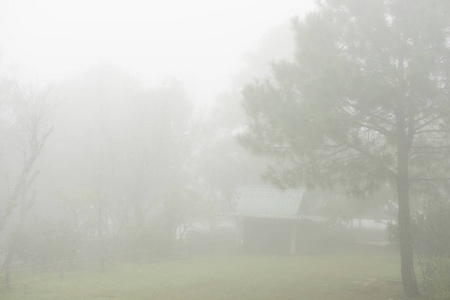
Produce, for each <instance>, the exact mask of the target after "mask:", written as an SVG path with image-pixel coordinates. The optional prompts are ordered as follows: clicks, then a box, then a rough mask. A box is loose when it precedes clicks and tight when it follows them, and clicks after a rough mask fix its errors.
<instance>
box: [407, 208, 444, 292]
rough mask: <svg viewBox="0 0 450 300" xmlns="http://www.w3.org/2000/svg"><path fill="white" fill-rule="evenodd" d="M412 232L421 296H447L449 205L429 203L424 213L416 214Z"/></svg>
mask: <svg viewBox="0 0 450 300" xmlns="http://www.w3.org/2000/svg"><path fill="white" fill-rule="evenodd" d="M412 229H413V237H414V239H413V241H414V244H413V245H414V251H415V254H416V256H417V258H418V261H419V265H420V269H421V271H422V278H423V289H424V292H425V294H427V295H431V296H433V297H434V296H437V294H438V293H443V292H447V293H449V292H450V288H448V287H449V286H450V285H448V283H450V281H449V279H450V276H449V275H448V274H449V273H446V272H448V270H449V266H450V264H449V261H450V203H448V202H438V203H431V204H430V205H429V206H428V207H427V209H426V210H425V211H424V212H421V213H416V214H415V215H414V217H413V226H412ZM443 282H445V283H446V284H447V285H445V284H443ZM445 286H447V288H444V287H445ZM437 299H445V298H439V297H438V298H437Z"/></svg>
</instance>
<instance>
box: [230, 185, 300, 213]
mask: <svg viewBox="0 0 450 300" xmlns="http://www.w3.org/2000/svg"><path fill="white" fill-rule="evenodd" d="M304 192H305V190H304V189H289V190H280V189H277V188H273V187H252V188H243V189H242V190H241V192H240V193H239V194H238V196H237V198H236V202H237V204H236V209H235V215H236V216H240V217H257V218H280V219H299V218H301V216H300V214H299V208H300V204H301V201H302V197H303V194H304Z"/></svg>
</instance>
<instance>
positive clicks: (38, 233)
mask: <svg viewBox="0 0 450 300" xmlns="http://www.w3.org/2000/svg"><path fill="white" fill-rule="evenodd" d="M9 246H10V247H14V248H15V250H16V253H17V255H18V258H19V259H20V260H21V261H22V262H25V263H29V264H31V265H33V266H43V265H48V264H54V263H57V262H60V261H66V260H70V259H74V258H75V257H76V256H77V254H78V252H79V247H80V244H79V235H78V234H77V232H76V230H75V229H74V228H73V226H72V225H71V224H70V223H69V222H68V221H67V220H58V221H55V220H51V219H42V218H35V219H32V220H31V221H30V222H28V223H27V224H26V225H25V226H24V228H22V230H21V231H13V232H12V233H11V235H10V239H9Z"/></svg>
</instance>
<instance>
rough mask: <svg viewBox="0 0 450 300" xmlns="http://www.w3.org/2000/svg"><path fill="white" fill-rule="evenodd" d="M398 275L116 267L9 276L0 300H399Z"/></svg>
mask: <svg viewBox="0 0 450 300" xmlns="http://www.w3.org/2000/svg"><path fill="white" fill-rule="evenodd" d="M399 270H400V266H399V259H398V257H396V256H393V255H387V254H381V253H377V254H367V253H365V254H355V253H353V254H334V255H330V254H328V255H310V256H293V257H277V256H243V255H242V256H228V257H223V256H222V257H219V256H215V257H206V258H192V259H189V260H173V261H163V262H158V263H147V264H125V263H120V264H119V263H116V264H108V265H107V268H106V271H105V272H103V273H101V272H98V271H90V272H85V271H84V272H72V273H67V274H66V275H65V278H64V279H59V278H58V277H57V274H55V273H52V272H50V271H49V272H47V273H41V274H35V275H27V276H25V275H23V276H22V277H19V278H18V276H15V278H13V279H12V282H13V285H12V287H11V288H10V289H9V290H5V288H4V287H3V288H0V299H5V300H6V299H46V300H50V299H58V300H63V299H146V300H148V299H195V300H198V299H208V300H209V299H212V300H214V299H333V300H339V299H346V300H351V299H355V300H356V299H358V300H359V299H369V300H370V299H383V300H388V299H404V298H402V288H401V285H399V284H395V283H389V282H388V281H391V280H393V281H395V280H398V279H399ZM0 279H1V280H3V278H2V277H0ZM14 282H15V283H14Z"/></svg>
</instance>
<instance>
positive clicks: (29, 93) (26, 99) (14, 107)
mask: <svg viewBox="0 0 450 300" xmlns="http://www.w3.org/2000/svg"><path fill="white" fill-rule="evenodd" d="M51 98H52V97H51V89H50V88H43V89H37V88H34V87H28V88H22V87H15V89H14V92H13V93H12V99H11V100H12V101H11V102H10V105H7V106H5V107H7V109H8V111H9V114H10V119H11V122H12V125H13V126H11V130H16V129H17V130H18V132H19V133H20V134H19V148H18V149H19V151H20V155H21V160H20V163H19V164H18V166H19V167H18V169H17V171H16V175H15V176H16V178H15V180H13V181H12V182H11V180H10V178H9V175H7V174H8V173H9V172H8V171H6V172H5V174H6V175H5V177H6V178H5V179H6V182H7V189H8V193H7V194H6V197H5V198H6V200H5V201H6V203H5V210H4V211H3V212H2V214H1V215H0V232H1V231H2V230H3V229H4V228H5V226H6V225H7V223H8V222H9V221H10V219H11V217H12V216H13V215H14V214H15V213H16V212H18V213H19V217H18V220H19V221H18V224H17V228H16V230H15V231H14V232H16V233H17V232H20V230H21V228H22V227H23V223H24V221H25V218H26V215H27V213H28V211H29V210H30V208H31V207H32V206H33V204H34V200H35V195H36V192H35V191H31V188H32V185H33V183H34V181H35V180H36V178H37V176H38V175H39V170H38V169H37V168H36V166H35V165H36V161H37V159H38V157H39V156H40V154H41V152H42V149H43V147H44V145H45V143H46V141H47V139H48V137H49V135H50V134H51V132H52V130H53V127H50V126H49V116H50V114H51V109H52V105H53V101H51V100H52V99H51ZM13 128H14V129H13ZM30 191H31V193H30ZM12 241H13V240H12ZM16 250H17V249H16V246H15V243H14V241H13V242H12V243H10V244H9V247H8V249H7V253H6V256H5V260H4V262H3V265H2V269H3V270H5V278H6V284H7V285H8V284H9V276H10V274H9V270H10V265H11V263H12V261H13V258H14V255H15V252H16Z"/></svg>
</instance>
